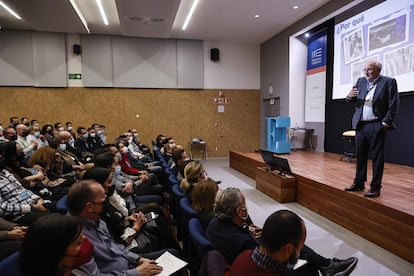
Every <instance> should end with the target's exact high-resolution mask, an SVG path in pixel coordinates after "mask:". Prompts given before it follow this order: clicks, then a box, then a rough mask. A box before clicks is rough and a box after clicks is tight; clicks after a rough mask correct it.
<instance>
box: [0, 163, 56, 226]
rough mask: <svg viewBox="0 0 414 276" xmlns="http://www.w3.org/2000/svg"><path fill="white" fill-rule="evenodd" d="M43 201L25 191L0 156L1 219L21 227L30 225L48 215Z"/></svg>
mask: <svg viewBox="0 0 414 276" xmlns="http://www.w3.org/2000/svg"><path fill="white" fill-rule="evenodd" d="M43 203H44V201H43V199H42V198H41V197H39V196H37V195H35V194H34V193H32V192H31V191H29V190H27V189H25V188H24V187H23V185H22V184H21V183H20V182H19V181H18V180H17V179H16V177H15V176H14V175H13V174H12V173H11V172H10V171H9V170H8V169H6V159H5V158H4V157H3V156H2V155H0V217H2V218H4V219H7V220H9V221H13V222H15V223H18V224H20V225H30V224H31V223H32V222H33V221H34V220H36V219H37V218H38V217H41V216H44V215H48V214H49V213H48V210H47V209H46V208H45V206H43Z"/></svg>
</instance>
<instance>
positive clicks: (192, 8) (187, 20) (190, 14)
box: [181, 0, 199, 31]
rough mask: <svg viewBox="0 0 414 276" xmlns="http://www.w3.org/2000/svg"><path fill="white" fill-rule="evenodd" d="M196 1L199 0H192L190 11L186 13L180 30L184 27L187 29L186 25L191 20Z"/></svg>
mask: <svg viewBox="0 0 414 276" xmlns="http://www.w3.org/2000/svg"><path fill="white" fill-rule="evenodd" d="M198 1H199V0H194V1H193V5H191V8H190V12H189V13H188V15H187V18H186V19H185V21H184V25H183V27H182V28H181V30H183V31H185V29H187V25H188V23H189V22H190V20H191V16H193V12H194V10H195V8H196V7H197V4H198Z"/></svg>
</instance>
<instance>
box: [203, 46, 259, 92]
mask: <svg viewBox="0 0 414 276" xmlns="http://www.w3.org/2000/svg"><path fill="white" fill-rule="evenodd" d="M211 48H218V49H219V50H220V60H219V61H216V62H213V61H211V60H210V49H211ZM204 88H205V89H260V46H259V45H250V44H233V43H220V42H209V41H204Z"/></svg>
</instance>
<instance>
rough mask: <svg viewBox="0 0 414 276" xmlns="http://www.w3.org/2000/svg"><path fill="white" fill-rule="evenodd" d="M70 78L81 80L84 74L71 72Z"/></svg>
mask: <svg viewBox="0 0 414 276" xmlns="http://www.w3.org/2000/svg"><path fill="white" fill-rule="evenodd" d="M69 79H70V80H81V79H82V74H79V73H70V74H69Z"/></svg>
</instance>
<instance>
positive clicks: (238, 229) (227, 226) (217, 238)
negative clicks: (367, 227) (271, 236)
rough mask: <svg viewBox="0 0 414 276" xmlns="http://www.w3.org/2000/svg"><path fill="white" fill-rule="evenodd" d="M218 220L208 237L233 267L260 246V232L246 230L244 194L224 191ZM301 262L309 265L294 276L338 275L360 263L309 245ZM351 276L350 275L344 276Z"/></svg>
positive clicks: (218, 204)
mask: <svg viewBox="0 0 414 276" xmlns="http://www.w3.org/2000/svg"><path fill="white" fill-rule="evenodd" d="M215 213H216V218H215V219H213V220H212V221H211V222H210V224H209V226H208V227H207V231H206V236H207V238H208V239H209V240H210V241H211V242H212V243H213V244H214V245H215V247H216V249H217V250H218V251H220V253H221V254H223V256H224V257H225V258H226V261H227V264H229V265H231V264H233V262H234V260H235V259H236V257H237V256H238V255H239V254H240V253H241V252H243V251H244V250H249V249H254V248H255V247H256V246H258V245H259V243H260V241H259V240H258V239H257V237H258V235H257V234H258V233H260V232H259V231H257V230H258V229H257V228H256V227H255V228H251V227H244V226H242V225H244V222H245V221H246V220H247V218H248V211H247V207H246V200H245V197H244V195H243V193H242V192H241V191H240V190H239V189H237V188H227V189H225V190H223V191H220V192H219V193H218V195H217V197H216V205H215ZM300 258H301V259H304V260H306V261H307V262H308V264H307V265H305V266H304V267H302V268H301V269H300V270H294V271H293V275H297V274H295V273H298V275H315V276H316V275H319V274H318V273H319V272H318V270H319V271H320V272H321V273H322V275H336V273H342V272H346V271H349V269H350V267H352V266H354V265H355V263H356V261H357V259H356V258H355V257H351V258H348V259H346V260H339V259H336V258H334V259H327V258H324V257H322V256H320V255H318V254H317V253H316V252H314V251H313V250H312V249H311V248H309V247H307V246H306V245H305V246H304V247H303V248H302V250H301V251H300ZM344 275H348V274H344Z"/></svg>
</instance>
